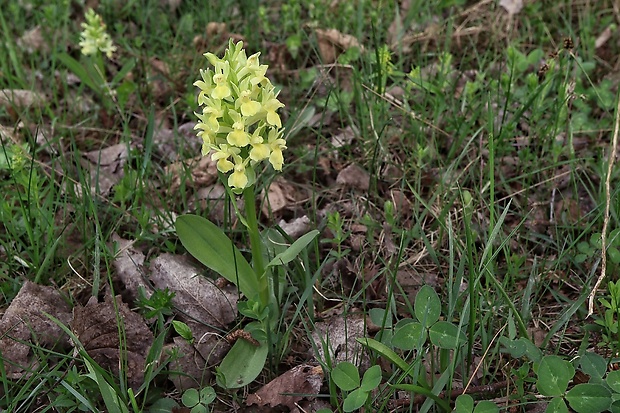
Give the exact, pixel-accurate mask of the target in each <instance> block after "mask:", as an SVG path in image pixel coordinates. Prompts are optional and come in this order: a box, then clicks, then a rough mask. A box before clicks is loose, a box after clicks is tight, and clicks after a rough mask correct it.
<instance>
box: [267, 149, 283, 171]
mask: <svg viewBox="0 0 620 413" xmlns="http://www.w3.org/2000/svg"><path fill="white" fill-rule="evenodd" d="M269 163H271V165H272V166H273V169H275V170H276V171H281V170H282V165H283V164H284V157H283V156H282V151H280V150H274V151H272V152H271V155H270V156H269Z"/></svg>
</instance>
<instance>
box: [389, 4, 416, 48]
mask: <svg viewBox="0 0 620 413" xmlns="http://www.w3.org/2000/svg"><path fill="white" fill-rule="evenodd" d="M398 7H399V10H398V13H395V16H394V20H392V23H390V27H388V31H387V39H388V41H387V43H388V44H398V43H400V41H401V40H402V38H403V36H404V35H405V28H404V27H403V16H406V15H407V14H408V13H409V7H411V1H410V0H403V1H401V2H400V6H398Z"/></svg>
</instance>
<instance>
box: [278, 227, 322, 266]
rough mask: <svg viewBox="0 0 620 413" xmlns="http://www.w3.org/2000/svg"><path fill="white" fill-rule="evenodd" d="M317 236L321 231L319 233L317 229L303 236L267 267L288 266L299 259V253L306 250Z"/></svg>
mask: <svg viewBox="0 0 620 413" xmlns="http://www.w3.org/2000/svg"><path fill="white" fill-rule="evenodd" d="M317 235H319V231H317V230H316V229H313V230H312V231H310V232H308V233H307V234H305V235H302V236H301V237H299V238H298V239H297V240H296V241H295V242H293V243H292V244H291V246H290V247H288V248H287V249H286V251H284V252H281V253H280V254H278V255H276V256H275V257H274V259H272V260H271V262H270V263H269V264H267V267H274V266H278V265H284V264H288V263H289V262H291V261H293V260H294V259H295V258H297V256H298V255H299V253H300V252H301V251H302V250H303V249H304V248H306V247H307V246H308V244H310V243H311V242H312V240H313V239H314V238H316V236H317Z"/></svg>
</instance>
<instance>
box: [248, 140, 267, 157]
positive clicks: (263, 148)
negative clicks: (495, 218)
mask: <svg viewBox="0 0 620 413" xmlns="http://www.w3.org/2000/svg"><path fill="white" fill-rule="evenodd" d="M268 157H269V145H265V144H264V143H259V144H258V145H253V146H252V150H251V151H250V159H251V160H253V161H256V162H260V161H262V160H263V159H267V158H268Z"/></svg>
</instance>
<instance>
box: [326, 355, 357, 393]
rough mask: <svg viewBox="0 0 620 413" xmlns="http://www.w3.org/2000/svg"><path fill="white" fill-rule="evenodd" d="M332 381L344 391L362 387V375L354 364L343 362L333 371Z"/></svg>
mask: <svg viewBox="0 0 620 413" xmlns="http://www.w3.org/2000/svg"><path fill="white" fill-rule="evenodd" d="M332 380H333V381H334V383H335V384H336V386H338V388H340V389H341V390H344V391H351V390H353V389H355V388H358V387H359V386H360V374H359V371H358V370H357V367H355V365H354V364H353V363H350V362H348V361H343V362H342V363H338V365H337V366H336V367H334V368H333V369H332Z"/></svg>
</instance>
